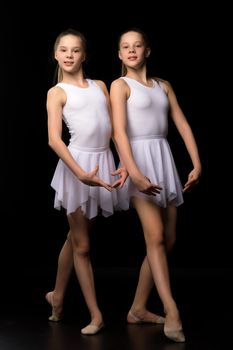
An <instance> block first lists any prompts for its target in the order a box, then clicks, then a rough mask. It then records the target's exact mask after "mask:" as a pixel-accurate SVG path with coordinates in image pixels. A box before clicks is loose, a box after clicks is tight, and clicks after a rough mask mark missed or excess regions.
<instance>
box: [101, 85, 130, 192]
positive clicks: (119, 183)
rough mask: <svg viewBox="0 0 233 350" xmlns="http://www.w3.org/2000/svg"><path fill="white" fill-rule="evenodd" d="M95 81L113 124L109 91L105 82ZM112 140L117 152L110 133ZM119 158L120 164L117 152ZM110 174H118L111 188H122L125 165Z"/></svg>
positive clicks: (126, 175) (125, 171) (124, 179)
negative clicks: (102, 93)
mask: <svg viewBox="0 0 233 350" xmlns="http://www.w3.org/2000/svg"><path fill="white" fill-rule="evenodd" d="M96 83H97V84H98V85H99V86H100V87H101V88H102V90H103V92H104V94H105V96H106V99H107V102H108V111H109V115H110V118H111V123H112V124H113V121H112V112H111V108H110V99H109V93H108V90H107V87H106V85H105V83H104V82H103V81H101V80H96ZM112 140H113V143H114V145H115V147H116V150H117V152H118V154H119V151H118V149H117V144H116V141H115V139H114V136H113V135H112ZM119 158H120V162H121V164H122V160H121V157H120V154H119ZM111 175H113V176H119V178H118V180H116V181H115V182H114V183H113V184H112V188H116V187H120V188H122V187H123V185H124V183H125V181H126V179H127V177H128V172H127V170H126V168H125V167H121V168H119V169H117V170H116V171H114V172H112V173H111Z"/></svg>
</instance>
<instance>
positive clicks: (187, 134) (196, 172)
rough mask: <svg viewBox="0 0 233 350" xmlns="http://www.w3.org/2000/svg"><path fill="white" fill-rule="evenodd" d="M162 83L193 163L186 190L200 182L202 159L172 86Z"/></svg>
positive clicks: (172, 115) (184, 189)
mask: <svg viewBox="0 0 233 350" xmlns="http://www.w3.org/2000/svg"><path fill="white" fill-rule="evenodd" d="M162 84H163V86H164V89H165V91H166V93H167V96H168V100H169V103H170V114H171V117H172V119H173V121H174V123H175V125H176V128H177V130H178V132H179V133H180V135H181V137H182V139H183V141H184V143H185V146H186V148H187V151H188V153H189V155H190V158H191V161H192V163H193V170H192V171H191V172H190V173H189V175H188V181H187V182H186V183H185V184H184V188H183V191H184V192H186V191H188V190H190V189H191V188H192V187H193V186H194V185H196V184H197V183H198V182H199V178H200V176H201V161H200V157H199V153H198V148H197V144H196V141H195V138H194V135H193V132H192V130H191V127H190V125H189V123H188V121H187V119H186V118H185V116H184V114H183V112H182V110H181V108H180V106H179V104H178V101H177V98H176V95H175V93H174V91H173V89H172V86H171V85H170V83H169V82H167V81H162Z"/></svg>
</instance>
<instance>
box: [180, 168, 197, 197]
mask: <svg viewBox="0 0 233 350" xmlns="http://www.w3.org/2000/svg"><path fill="white" fill-rule="evenodd" d="M200 177H201V170H198V169H195V168H194V169H193V170H192V171H191V172H190V173H189V175H188V181H187V182H186V183H185V185H184V187H183V192H187V191H190V190H191V189H192V188H193V187H194V186H195V185H197V184H198V183H199V180H200Z"/></svg>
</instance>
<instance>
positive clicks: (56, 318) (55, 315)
mask: <svg viewBox="0 0 233 350" xmlns="http://www.w3.org/2000/svg"><path fill="white" fill-rule="evenodd" d="M45 299H46V300H47V302H48V303H49V304H50V305H51V306H52V315H51V316H49V318H48V320H49V321H53V322H59V321H61V319H62V317H63V315H62V313H60V314H58V313H57V312H56V310H55V307H54V304H53V292H48V293H47V294H46V295H45Z"/></svg>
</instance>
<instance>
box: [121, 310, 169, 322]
mask: <svg viewBox="0 0 233 350" xmlns="http://www.w3.org/2000/svg"><path fill="white" fill-rule="evenodd" d="M129 317H130V318H131V320H129ZM127 321H128V323H131V324H143V323H154V324H164V322H165V318H164V317H162V316H158V317H157V318H156V319H149V320H148V319H147V320H143V319H142V318H139V317H137V316H135V315H134V314H133V313H132V311H131V310H130V311H129V313H128V317H127Z"/></svg>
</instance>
